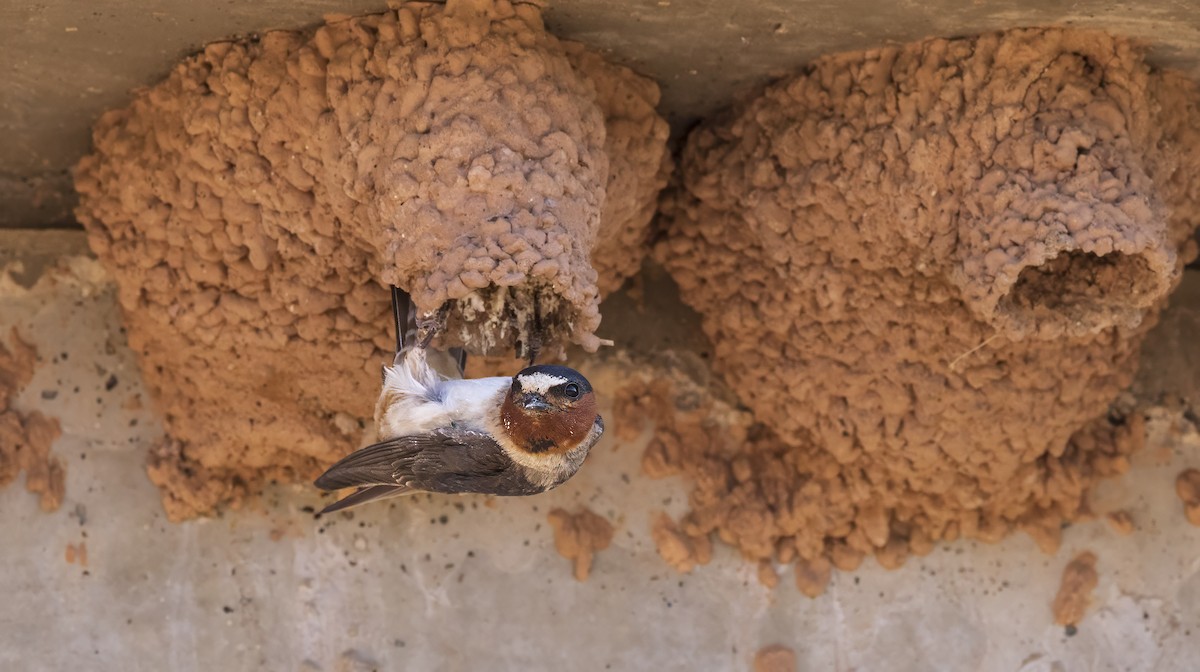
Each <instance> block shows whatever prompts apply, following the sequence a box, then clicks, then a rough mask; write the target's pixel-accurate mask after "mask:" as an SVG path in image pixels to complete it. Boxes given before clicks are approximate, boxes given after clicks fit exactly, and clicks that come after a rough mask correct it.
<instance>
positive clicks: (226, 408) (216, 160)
mask: <svg viewBox="0 0 1200 672" xmlns="http://www.w3.org/2000/svg"><path fill="white" fill-rule="evenodd" d="M657 102H658V89H657V87H656V86H655V85H654V84H653V83H652V82H650V81H648V80H645V79H643V78H641V77H639V76H637V75H635V74H634V73H632V72H631V71H629V70H627V69H624V68H619V67H616V66H613V65H610V64H608V63H606V62H604V61H603V60H602V59H601V58H599V57H598V56H596V55H595V54H591V53H589V52H587V51H586V50H584V49H583V48H582V47H580V46H578V45H574V44H568V43H563V42H560V41H558V40H556V39H555V38H553V37H552V36H550V35H548V34H547V33H546V32H545V30H544V29H543V27H542V24H541V17H540V15H539V13H538V9H537V7H536V6H534V5H532V4H526V3H522V4H510V3H508V2H505V1H504V0H498V1H496V2H492V1H491V0H451V1H450V2H448V3H446V4H445V5H441V4H424V3H405V4H404V6H403V8H401V9H399V10H398V11H393V12H388V13H385V14H381V15H376V16H369V17H363V18H357V19H347V20H342V21H336V22H332V23H329V24H328V25H325V26H321V27H320V28H318V29H316V30H315V31H312V32H306V33H299V32H282V31H281V32H272V33H268V34H265V35H263V36H262V37H261V39H258V40H254V41H244V42H226V43H219V44H213V45H210V46H209V47H207V48H206V49H205V50H204V51H203V53H201V54H198V55H196V56H195V57H192V58H190V59H188V60H187V61H185V62H184V63H182V64H180V65H179V66H178V67H176V68H175V70H174V71H173V72H172V73H171V74H170V76H169V77H168V78H167V79H166V81H164V82H162V83H161V84H159V85H157V86H155V87H153V88H151V89H149V90H147V91H145V92H142V93H141V94H140V95H138V96H137V98H136V99H135V100H134V102H133V103H132V104H131V105H130V106H129V107H127V108H125V109H121V110H115V111H112V112H110V113H108V114H106V115H105V116H104V117H102V118H101V119H100V121H99V122H98V123H97V125H96V129H95V133H94V142H95V152H94V154H92V155H91V156H89V157H86V158H85V159H84V160H83V161H81V163H80V164H79V166H78V168H77V172H76V184H77V188H78V190H79V192H80V196H81V204H80V206H79V208H78V211H77V215H78V217H79V219H80V221H82V222H83V223H84V225H85V226H86V227H87V229H88V232H89V240H90V243H91V245H92V248H93V249H94V250H95V251H96V253H97V254H98V255H99V256H100V258H101V260H102V261H103V262H104V264H105V266H106V267H107V268H108V270H109V271H110V272H111V273H112V274H113V276H114V277H115V278H116V281H117V284H118V288H119V297H120V303H121V306H122V309H123V312H124V314H125V318H126V323H127V325H128V332H129V340H130V345H131V346H132V347H133V349H134V351H135V352H137V353H138V355H139V361H140V365H141V367H142V371H143V374H144V377H145V379H146V381H147V383H148V386H149V387H150V389H151V391H152V392H153V396H154V397H155V398H156V400H157V402H158V405H159V408H160V409H161V410H162V412H163V414H164V416H165V420H166V426H167V432H168V435H169V437H170V440H169V441H167V442H165V443H164V444H163V445H162V446H160V448H159V449H158V450H157V451H156V452H155V454H154V455H153V456H152V460H151V469H150V473H151V477H152V478H153V480H154V481H155V482H156V483H158V484H159V485H160V486H161V487H162V489H163V491H164V502H165V504H166V506H167V510H168V513H169V514H170V515H171V517H172V518H174V519H179V518H183V517H186V516H190V515H195V514H198V513H204V512H207V511H209V510H210V509H211V508H212V507H213V506H215V505H216V504H218V503H219V502H222V501H236V500H237V499H238V498H239V497H240V496H241V495H243V494H245V493H246V492H250V491H253V490H255V489H257V488H258V487H259V486H260V485H261V483H262V482H263V480H264V479H267V478H270V479H292V478H296V477H298V476H301V477H303V476H308V475H311V474H312V472H313V471H314V470H315V469H317V467H318V466H319V465H321V464H326V463H328V462H331V461H333V460H334V459H336V458H337V457H340V456H341V455H342V454H344V453H345V452H347V451H348V450H349V449H351V448H352V447H354V443H355V442H356V441H357V440H358V438H359V436H360V434H361V429H362V426H363V421H364V419H365V418H367V417H369V415H370V413H371V409H372V407H373V396H374V395H375V393H376V391H377V385H378V376H379V368H378V367H379V365H380V364H381V363H383V362H384V361H387V360H388V359H390V349H391V346H392V336H391V335H390V319H389V312H388V293H387V291H386V290H385V286H386V285H387V284H389V283H391V284H396V285H398V286H400V287H403V288H405V289H408V290H409V291H410V292H411V293H412V295H413V297H414V300H415V301H416V303H417V304H418V306H419V307H420V308H421V309H423V310H426V311H433V310H436V309H437V308H439V307H440V306H442V305H444V304H446V303H447V302H449V303H450V304H451V305H452V309H451V313H450V324H449V331H448V332H447V334H446V336H445V339H444V342H443V344H444V345H449V344H453V343H456V342H465V343H466V344H467V345H468V346H469V347H470V349H472V350H474V351H476V352H482V351H504V350H506V349H509V350H508V351H509V352H511V348H512V347H513V346H514V345H516V344H518V343H520V344H522V345H527V344H528V343H529V341H530V340H531V334H530V327H531V325H532V324H533V323H534V320H535V318H536V319H537V320H538V321H539V323H540V325H541V327H542V329H543V330H544V332H545V333H544V336H545V339H546V341H547V342H545V343H544V346H545V349H546V350H548V351H551V352H553V351H554V350H555V349H556V348H557V347H559V346H562V345H564V344H566V343H567V342H574V343H577V344H580V345H582V346H584V347H585V348H589V349H595V347H596V346H597V345H598V343H599V341H598V339H597V338H596V337H595V335H594V333H593V332H594V330H595V328H596V326H597V325H598V324H599V321H600V315H599V309H598V302H599V297H600V296H601V294H602V293H603V292H606V291H610V290H612V289H613V288H615V287H617V286H618V285H619V284H620V282H621V280H623V279H624V277H625V276H627V275H629V274H630V273H632V272H633V271H634V270H636V268H637V267H638V265H639V262H640V260H641V258H642V256H643V254H644V250H643V248H644V245H643V242H644V240H645V237H646V234H647V230H648V226H649V221H650V218H651V217H652V216H653V213H654V209H655V202H656V199H657V196H658V191H659V190H660V189H661V188H662V187H663V186H664V185H665V183H666V176H667V173H668V171H669V167H670V166H669V159H668V156H667V152H666V144H665V143H666V137H667V126H666V123H665V122H664V121H663V120H662V119H661V118H659V117H658V115H657V114H656V112H655V110H654V108H655V105H656V104H657Z"/></svg>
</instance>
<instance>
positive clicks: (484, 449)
mask: <svg viewBox="0 0 1200 672" xmlns="http://www.w3.org/2000/svg"><path fill="white" fill-rule="evenodd" d="M392 298H393V303H394V305H395V317H396V332H397V346H398V348H397V349H398V350H399V352H398V353H397V355H396V359H395V361H394V362H393V365H392V366H390V367H384V371H383V390H382V392H381V393H380V395H379V401H378V402H377V404H376V407H375V422H376V428H377V431H378V437H379V440H378V443H374V444H372V445H369V446H366V447H365V448H360V449H359V450H357V451H355V452H353V453H351V454H350V455H348V456H346V457H345V458H343V459H342V460H341V461H339V462H338V463H337V464H334V465H333V466H332V467H330V468H329V470H328V471H326V472H325V473H324V474H322V475H321V477H320V478H318V479H317V480H316V486H317V487H318V488H321V489H322V490H340V489H342V488H350V487H355V488H358V490H357V491H356V492H355V493H353V494H351V495H349V496H348V497H346V498H344V499H342V500H340V501H338V502H336V503H334V504H331V505H329V506H327V507H325V509H324V510H322V511H321V513H330V512H333V511H339V510H341V509H345V508H348V507H351V506H357V505H359V504H364V503H366V502H370V501H374V500H378V499H383V498H387V497H394V496H397V495H404V494H409V493H413V492H439V493H477V494H489V495H501V496H517V495H536V494H538V493H541V492H545V491H547V490H550V489H552V488H555V487H557V486H559V485H561V484H562V483H563V482H565V481H566V480H567V479H569V478H570V477H571V476H573V475H574V474H575V472H576V471H578V469H579V467H580V465H582V464H583V461H584V458H586V457H587V455H588V451H590V450H591V448H592V446H594V445H596V442H597V441H599V439H600V436H601V435H602V434H603V433H604V420H603V418H601V417H600V414H599V413H598V412H597V409H596V398H595V394H594V393H593V391H592V386H591V384H589V383H588V381H587V379H586V378H584V377H583V375H582V374H580V373H579V372H578V371H575V370H574V369H570V368H567V367H565V366H556V365H546V364H543V365H536V366H529V367H528V368H526V369H524V370H522V371H521V372H520V373H518V374H517V375H515V376H511V377H507V376H498V377H491V378H475V379H462V378H461V376H462V368H463V365H464V364H465V356H464V355H462V353H461V352H458V353H452V355H453V359H454V360H455V364H456V365H457V369H458V373H459V378H458V379H454V378H450V377H448V376H443V375H441V374H439V373H437V372H436V371H435V370H434V369H433V368H432V367H431V366H430V364H429V358H428V355H429V351H428V348H427V346H428V344H429V342H430V340H432V337H433V335H434V333H435V332H436V331H437V329H439V328H440V326H439V325H441V324H444V314H443V315H441V316H438V315H434V316H432V317H431V318H429V319H427V320H425V321H420V320H414V318H413V311H412V309H411V304H410V302H409V299H408V296H407V295H406V294H404V293H403V292H400V291H399V290H393V295H392ZM405 313H407V316H406V315H405ZM403 323H407V325H408V326H407V327H404V326H402V324H403ZM414 327H415V329H414ZM409 334H412V335H414V336H415V338H413V339H409V338H408V335H409ZM410 340H411V341H412V342H407V341H410Z"/></svg>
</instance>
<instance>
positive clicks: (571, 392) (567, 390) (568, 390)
mask: <svg viewBox="0 0 1200 672" xmlns="http://www.w3.org/2000/svg"><path fill="white" fill-rule="evenodd" d="M563 394H565V395H567V396H568V397H569V398H571V399H576V398H578V397H579V386H578V385H576V384H575V383H569V384H568V385H567V386H566V387H564V388H563Z"/></svg>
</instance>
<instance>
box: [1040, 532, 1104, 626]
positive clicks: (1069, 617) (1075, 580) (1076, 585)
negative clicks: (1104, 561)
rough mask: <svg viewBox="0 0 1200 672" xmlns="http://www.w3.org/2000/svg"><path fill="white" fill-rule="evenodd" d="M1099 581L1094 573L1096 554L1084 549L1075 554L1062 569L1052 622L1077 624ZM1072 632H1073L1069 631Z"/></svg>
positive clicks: (1053, 607) (1053, 605)
mask: <svg viewBox="0 0 1200 672" xmlns="http://www.w3.org/2000/svg"><path fill="white" fill-rule="evenodd" d="M1099 582H1100V576H1099V575H1098V574H1097V573H1096V554H1095V553H1092V552H1091V551H1084V552H1082V553H1080V554H1079V555H1077V556H1075V558H1074V559H1073V560H1071V562H1069V563H1067V566H1066V567H1065V568H1064V569H1063V575H1062V583H1060V584H1059V586H1058V594H1057V595H1055V596H1054V603H1053V604H1052V605H1051V609H1052V610H1053V612H1054V622H1055V623H1057V624H1059V625H1065V626H1078V625H1079V621H1081V620H1083V615H1084V614H1085V613H1086V612H1087V608H1088V605H1089V604H1090V603H1091V600H1092V591H1093V590H1095V588H1096V584H1097V583H1099ZM1071 634H1074V633H1071Z"/></svg>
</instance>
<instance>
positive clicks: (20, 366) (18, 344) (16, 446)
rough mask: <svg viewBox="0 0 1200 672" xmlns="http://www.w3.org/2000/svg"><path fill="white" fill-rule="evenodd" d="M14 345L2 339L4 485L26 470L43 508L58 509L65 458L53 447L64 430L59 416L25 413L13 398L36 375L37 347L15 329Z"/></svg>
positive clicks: (0, 477) (0, 461)
mask: <svg viewBox="0 0 1200 672" xmlns="http://www.w3.org/2000/svg"><path fill="white" fill-rule="evenodd" d="M11 344H12V345H11V348H10V347H6V346H5V344H4V342H3V341H0V487H4V486H6V485H8V484H9V483H11V482H12V481H13V480H14V479H16V478H17V476H18V475H20V474H21V472H25V488H26V489H27V490H29V491H30V492H32V493H34V494H37V495H38V498H39V499H38V503H39V505H40V506H41V508H42V510H43V511H46V512H50V511H56V510H58V507H60V506H62V501H63V495H64V491H65V489H66V471H65V469H64V468H63V463H62V460H60V459H58V457H56V456H55V455H53V454H52V453H51V452H50V447H51V446H52V445H53V444H54V441H55V439H57V438H58V437H59V435H60V434H61V433H62V431H61V430H60V429H59V426H58V420H55V419H54V418H48V417H46V416H44V415H42V414H41V413H39V412H37V411H33V412H31V413H22V412H20V411H18V410H17V409H16V408H14V407H13V401H14V400H15V399H16V396H17V395H18V394H19V393H20V392H21V390H22V389H23V388H24V387H25V386H26V385H28V384H29V381H30V379H32V378H33V370H34V368H35V367H36V366H37V351H35V350H34V349H33V346H31V345H29V344H27V343H25V342H24V341H22V340H21V336H20V335H19V334H18V333H17V330H16V329H13V331H12V338H11Z"/></svg>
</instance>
